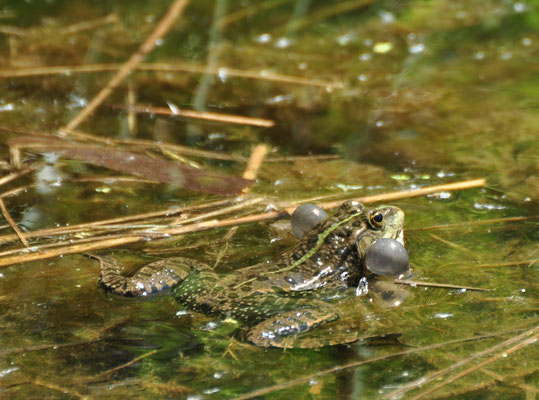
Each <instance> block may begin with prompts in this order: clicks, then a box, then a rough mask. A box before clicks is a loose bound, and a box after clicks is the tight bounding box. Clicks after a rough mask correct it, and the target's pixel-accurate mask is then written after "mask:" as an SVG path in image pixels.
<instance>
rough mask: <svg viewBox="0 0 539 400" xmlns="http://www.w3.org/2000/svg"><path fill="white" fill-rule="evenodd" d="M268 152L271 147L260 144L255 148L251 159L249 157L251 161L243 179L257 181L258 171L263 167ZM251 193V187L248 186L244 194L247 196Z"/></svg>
mask: <svg viewBox="0 0 539 400" xmlns="http://www.w3.org/2000/svg"><path fill="white" fill-rule="evenodd" d="M268 151H269V147H268V146H266V145H265V144H259V145H256V146H255V148H254V149H253V151H252V152H251V157H249V161H247V165H246V166H245V171H243V175H242V178H244V179H249V180H251V181H256V177H257V176H258V170H259V169H260V167H261V166H262V162H263V161H264V158H266V154H268ZM250 191H251V186H246V187H245V188H244V189H243V192H242V194H243V195H246V194H247V193H249V192H250Z"/></svg>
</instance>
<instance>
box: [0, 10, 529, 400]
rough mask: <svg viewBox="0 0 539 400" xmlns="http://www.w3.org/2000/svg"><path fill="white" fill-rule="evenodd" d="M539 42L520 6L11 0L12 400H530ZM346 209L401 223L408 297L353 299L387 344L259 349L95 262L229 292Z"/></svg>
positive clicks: (3, 75)
mask: <svg viewBox="0 0 539 400" xmlns="http://www.w3.org/2000/svg"><path fill="white" fill-rule="evenodd" d="M537 32H539V9H538V8H537V4H535V3H534V2H531V1H530V2H524V1H523V2H520V1H505V0H498V1H489V2H486V1H482V0H473V1H450V0H442V1H436V2H427V1H421V0H415V1H409V2H403V1H383V0H381V1H373V0H343V1H330V2H327V1H318V0H311V1H307V0H298V1H291V0H257V1H255V0H249V1H242V2H229V1H226V0H216V1H196V2H194V1H188V0H176V1H173V0H171V1H169V2H163V1H159V0H154V1H149V2H148V1H131V2H116V1H106V0H103V1H100V2H90V1H84V0H76V1H73V0H70V1H67V0H55V1H41V0H34V1H30V2H21V1H16V0H7V1H5V2H4V3H3V5H2V6H1V8H0V52H1V54H2V57H0V84H1V85H2V91H1V94H0V135H1V137H2V143H3V144H4V146H3V152H2V158H1V159H0V168H2V170H3V171H4V172H3V174H2V177H1V178H0V186H1V192H0V210H1V212H2V215H3V217H4V219H5V224H4V225H3V226H1V227H0V229H1V231H0V244H1V246H2V247H1V248H0V310H1V311H2V312H1V314H0V344H1V350H0V397H2V398H3V397H4V396H5V397H6V398H32V397H37V396H39V397H50V398H101V397H111V398H119V397H123V396H130V397H135V398H162V397H178V398H189V399H191V400H194V399H202V398H208V399H213V398H216V399H219V398H237V399H247V398H255V397H264V398H292V397H294V398H314V399H326V398H327V399H334V398H343V399H344V398H359V397H361V398H387V399H397V398H410V399H420V398H442V399H443V398H448V399H449V398H451V399H453V398H462V399H465V398H466V399H473V398H485V397H488V398H500V399H502V398H522V399H524V398H526V399H528V398H534V397H535V395H536V393H537V361H536V359H537V357H536V356H535V355H534V354H535V353H536V352H537V351H536V349H537V344H536V341H537V336H538V322H539V321H538V318H537V299H536V295H535V293H537V289H538V287H537V286H538V284H537V282H538V280H537V272H536V271H537V259H538V258H537V256H538V254H537V241H538V230H537V219H538V214H537V209H538V207H537V198H538V197H539V180H538V179H539V178H538V176H539V162H538V159H537V154H539V151H538V150H539V141H538V140H537V138H538V128H537V126H539V120H538V118H539V113H538V112H537V109H538V107H539V103H538V101H537V99H538V98H539V96H538V92H539V81H538V77H537V71H536V66H537V65H538V64H539V51H538V50H539V34H538V33H537ZM348 199H358V200H361V201H363V202H365V203H373V202H387V203H389V204H395V205H396V206H398V207H400V208H401V209H403V210H404V211H405V213H406V224H405V239H406V243H407V248H408V252H409V254H410V259H411V264H412V266H413V268H414V276H413V278H412V280H407V281H397V284H399V285H401V286H400V287H402V290H403V292H405V293H406V299H405V301H404V302H403V303H402V304H401V305H400V306H399V307H393V308H381V307H379V308H377V307H376V306H372V305H370V306H369V307H365V309H366V310H368V312H366V313H364V312H363V311H364V310H363V308H362V307H358V303H357V302H351V301H348V302H343V304H340V305H339V306H340V307H342V310H341V311H342V312H343V313H344V314H345V315H346V316H347V319H346V318H345V321H344V322H343V323H347V324H348V325H349V326H350V327H355V328H357V330H358V331H361V332H366V333H373V335H375V336H376V335H378V336H383V335H386V337H385V338H384V340H374V341H366V342H358V343H355V344H349V345H346V346H345V345H341V346H337V347H326V348H321V349H286V350H285V351H283V350H282V349H261V348H257V347H255V346H252V345H250V344H247V343H245V342H244V341H242V340H241V339H240V335H239V332H241V325H239V324H238V322H237V321H234V320H231V319H219V318H214V317H209V316H206V315H203V314H199V313H195V312H190V311H186V310H184V309H183V307H182V306H181V305H178V304H177V303H175V302H174V301H173V299H171V298H169V297H168V296H166V295H160V296H156V297H154V298H151V299H147V300H145V301H140V300H139V301H136V300H134V301H128V300H125V299H119V298H116V297H111V296H107V295H106V294H104V293H103V292H102V291H101V289H99V288H98V285H97V278H98V275H99V266H98V265H97V263H96V262H95V261H92V260H90V259H88V258H86V257H84V253H86V252H95V251H99V252H102V253H107V254H114V255H116V256H118V257H120V258H121V259H122V260H123V261H124V262H125V264H126V265H128V266H129V267H128V268H129V269H135V268H137V267H138V266H140V265H142V264H145V263H147V262H149V261H152V260H155V259H160V258H165V257H171V256H177V255H181V256H186V257H191V258H197V259H199V260H200V261H202V262H205V263H207V264H209V265H210V266H212V267H213V269H214V270H215V271H216V272H217V273H219V274H227V273H229V272H231V271H234V270H236V269H238V268H241V267H244V266H247V265H252V264H254V263H257V262H261V261H263V260H266V259H268V258H270V257H272V256H273V255H275V254H277V253H279V252H281V251H282V250H283V249H285V248H288V247H290V246H292V245H293V244H294V243H295V239H293V238H292V236H291V234H290V232H289V227H288V225H286V224H285V223H283V220H282V218H283V217H286V216H287V215H289V213H290V212H291V211H292V210H293V209H294V207H296V206H297V205H298V204H302V203H317V204H320V205H321V206H323V207H324V208H333V207H336V206H337V205H338V204H340V203H342V202H343V201H345V200H348ZM278 219H280V220H278ZM331 333H332V332H331V329H326V330H325V331H324V330H323V329H322V330H320V331H317V332H313V333H312V334H313V335H314V334H316V335H318V334H320V335H331Z"/></svg>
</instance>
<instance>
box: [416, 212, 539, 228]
mask: <svg viewBox="0 0 539 400" xmlns="http://www.w3.org/2000/svg"><path fill="white" fill-rule="evenodd" d="M535 219H539V216H537V215H534V216H531V217H508V218H494V219H483V220H479V221H466V222H459V223H456V224H442V225H432V226H425V227H422V228H409V229H406V230H407V231H429V230H434V229H451V228H467V227H469V226H470V225H487V224H497V223H504V222H521V221H530V220H535Z"/></svg>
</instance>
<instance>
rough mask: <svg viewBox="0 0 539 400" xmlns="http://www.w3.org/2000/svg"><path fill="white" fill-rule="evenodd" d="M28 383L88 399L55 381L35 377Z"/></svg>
mask: <svg viewBox="0 0 539 400" xmlns="http://www.w3.org/2000/svg"><path fill="white" fill-rule="evenodd" d="M27 383H29V384H32V385H35V386H41V387H44V388H47V389H50V390H53V391H55V392H60V393H62V395H66V394H67V395H68V396H72V397H76V398H78V399H86V398H87V396H83V395H82V394H80V393H79V392H76V391H74V390H71V389H68V388H66V387H62V386H59V385H55V384H54V383H49V382H45V381H42V380H41V379H34V380H32V381H29V382H27ZM42 395H43V397H47V396H45V394H44V393H42Z"/></svg>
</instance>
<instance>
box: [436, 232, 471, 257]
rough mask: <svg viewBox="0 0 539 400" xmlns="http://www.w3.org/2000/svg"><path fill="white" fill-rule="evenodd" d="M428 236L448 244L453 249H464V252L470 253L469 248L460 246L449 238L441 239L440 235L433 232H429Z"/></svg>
mask: <svg viewBox="0 0 539 400" xmlns="http://www.w3.org/2000/svg"><path fill="white" fill-rule="evenodd" d="M429 236H430V237H431V238H433V239H435V240H438V241H439V242H442V243H443V244H446V245H448V246H449V247H453V248H454V249H457V250H460V251H464V252H466V253H471V252H472V251H471V250H470V249H467V248H466V247H464V246H461V245H460V244H457V243H454V242H452V241H450V240H447V239H443V238H441V237H440V236H438V235H435V234H434V233H431V234H430V235H429Z"/></svg>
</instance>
